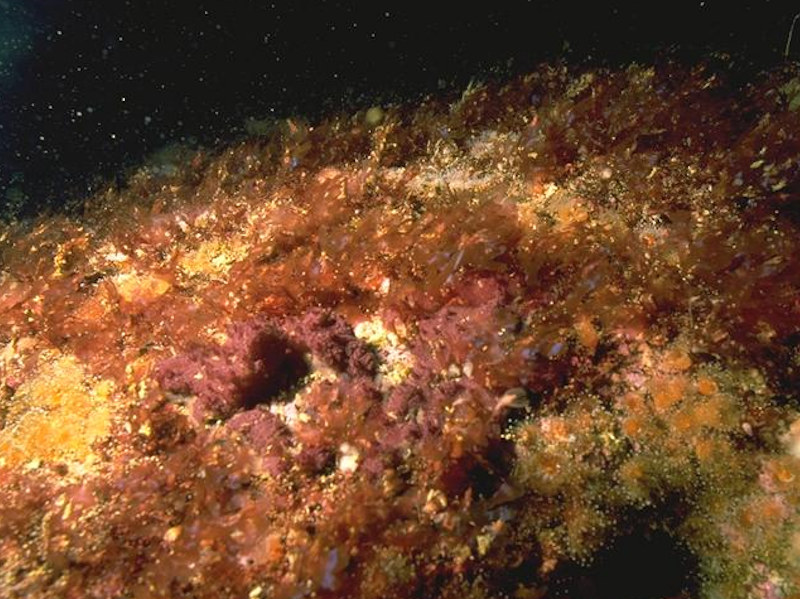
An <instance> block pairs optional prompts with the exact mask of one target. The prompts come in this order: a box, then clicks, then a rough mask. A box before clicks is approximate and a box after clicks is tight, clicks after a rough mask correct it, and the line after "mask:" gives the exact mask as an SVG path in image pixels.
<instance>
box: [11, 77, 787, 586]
mask: <svg viewBox="0 0 800 599" xmlns="http://www.w3.org/2000/svg"><path fill="white" fill-rule="evenodd" d="M796 77H797V75H796V74H795V73H793V72H788V71H786V72H776V73H772V74H763V75H759V76H758V77H756V78H752V77H751V78H750V79H748V80H747V81H746V82H743V79H741V78H737V75H736V74H735V73H731V72H729V71H728V70H726V68H725V67H722V66H720V65H719V64H706V65H701V66H696V67H692V68H685V67H680V66H677V65H675V64H672V63H669V62H665V63H664V64H660V65H657V66H655V67H649V68H646V67H642V66H631V67H629V68H627V69H624V70H619V71H613V72H612V71H602V70H596V71H586V72H571V71H570V70H568V69H567V68H564V67H560V66H547V67H542V68H541V69H540V70H539V71H537V72H535V73H533V74H531V75H529V76H526V77H522V78H520V79H518V80H515V81H513V82H511V83H508V84H505V85H504V86H483V85H477V86H471V87H470V88H469V89H468V90H466V91H465V92H464V94H463V95H462V96H461V97H460V98H442V99H430V100H426V101H424V102H422V103H421V104H420V105H418V106H409V107H383V108H381V109H377V108H373V109H372V110H371V111H370V116H369V118H368V119H367V118H366V116H365V114H357V115H354V116H351V117H340V118H338V119H333V120H330V121H326V122H324V123H321V124H318V125H316V126H311V125H309V124H307V123H304V122H302V121H300V120H298V119H293V120H289V121H287V122H286V123H285V125H284V126H282V127H281V128H279V130H277V131H276V132H275V133H274V135H272V136H270V137H267V138H258V139H254V140H247V141H243V142H242V143H240V144H238V145H236V146H233V147H230V148H226V149H222V150H219V151H217V152H215V153H209V152H206V151H198V152H196V153H195V154H194V155H193V157H192V158H191V159H189V160H187V161H186V162H185V163H184V164H183V165H182V166H181V167H180V169H177V170H174V169H173V170H171V171H169V172H168V173H165V172H164V171H163V170H160V169H158V168H156V166H155V165H153V166H143V167H142V168H141V169H140V170H138V171H137V172H136V173H134V174H133V175H132V176H131V178H130V180H129V181H128V183H127V185H126V186H125V187H124V188H123V189H113V188H110V189H108V190H107V191H106V192H105V193H102V194H99V195H98V196H97V197H94V198H91V199H90V200H88V201H87V203H86V213H85V215H84V216H83V217H82V218H66V217H56V216H53V217H49V218H42V219H41V220H40V221H38V222H36V223H34V224H31V225H29V226H27V227H23V226H17V227H8V228H7V229H5V230H4V231H3V232H2V237H1V238H0V239H1V240H2V248H0V249H1V251H2V264H3V270H2V273H1V274H0V324H2V327H1V329H2V331H1V332H0V335H2V342H3V345H4V348H3V350H2V354H1V356H0V357H1V359H0V374H2V383H3V390H2V400H1V402H0V416H1V417H2V420H0V425H2V429H0V594H2V595H3V596H4V597H26V598H29V597H32V598H37V597H38V598H45V597H48V598H49V597H70V598H72V597H74V598H78V597H80V598H85V597H98V598H101V597H102V598H105V597H133V598H136V599H144V598H150V597H171V598H179V597H186V598H188V597H197V598H201V597H208V598H226V597H231V598H233V597H241V598H245V597H249V598H251V599H254V598H257V597H274V598H283V597H285V598H300V597H314V596H316V597H459V598H463V597H473V598H483V597H515V598H520V599H522V598H540V597H558V596H569V597H584V598H587V599H596V598H601V597H616V598H625V597H630V598H633V597H652V598H656V597H664V598H666V597H676V596H681V597H726V598H732V599H733V598H737V597H758V598H764V599H766V598H783V597H797V596H798V593H800V532H798V531H800V515H798V514H799V512H798V506H800V484H799V483H798V477H799V476H800V418H799V417H798V411H797V410H798V389H800V375H799V374H798V373H800V300H799V299H798V298H800V293H799V292H798V285H799V284H800V234H799V233H800V231H799V230H798V228H799V226H800V210H799V209H798V206H800V204H798V202H800V198H799V197H798V194H799V193H800V177H798V172H799V171H800V151H799V150H800V142H798V141H797V132H798V131H800V112H799V111H797V109H796V108H797V102H796V97H795V94H796V90H797V89H798V85H797V78H796Z"/></svg>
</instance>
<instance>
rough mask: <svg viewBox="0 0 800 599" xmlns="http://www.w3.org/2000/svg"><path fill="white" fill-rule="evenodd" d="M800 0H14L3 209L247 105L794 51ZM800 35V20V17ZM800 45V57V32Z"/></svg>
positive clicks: (342, 106) (1, 13) (248, 113)
mask: <svg viewBox="0 0 800 599" xmlns="http://www.w3.org/2000/svg"><path fill="white" fill-rule="evenodd" d="M798 11H800V2H770V1H762V2H751V3H746V4H738V3H732V2H726V1H713V0H709V1H707V2H700V1H696V2H638V3H620V2H616V3H615V2H610V3H609V2H592V3H588V2H568V1H553V0H543V1H535V0H534V1H530V2H525V1H510V2H502V1H495V2H486V3H480V4H478V5H476V6H475V7H469V6H467V4H466V3H451V2H435V1H434V0H431V1H429V2H427V3H415V2H364V1H360V2H359V1H353V2H330V1H324V0H317V1H309V2H302V1H296V0H295V1H293V2H279V1H276V2H268V1H251V0H224V1H201V0H197V1H195V2H186V1H184V0H0V215H6V216H8V215H9V214H11V215H17V216H30V215H32V214H35V213H37V212H39V211H41V210H42V209H44V208H48V207H49V208H52V209H56V210H60V209H63V208H64V207H66V206H68V205H70V204H71V203H75V202H76V201H77V200H79V199H80V198H81V197H84V196H85V195H86V194H87V193H88V192H90V191H91V190H92V189H93V188H94V187H96V186H97V185H98V184H99V183H100V182H102V181H103V180H108V178H109V177H111V178H113V177H116V178H118V179H119V180H120V181H122V180H123V177H124V169H125V167H127V166H131V165H134V164H136V163H138V162H140V161H141V160H142V159H143V158H144V157H145V156H146V155H147V154H148V153H150V152H153V151H155V150H157V149H159V148H162V147H164V146H166V145H168V144H170V143H184V144H206V145H215V144H218V143H220V142H223V141H226V140H229V139H233V138H235V137H236V136H238V135H242V134H243V133H244V123H245V122H246V120H247V119H265V118H272V117H274V118H285V117H287V116H290V115H297V114H299V115H303V116H306V117H308V118H312V119H313V118H316V117H319V116H321V115H323V114H325V113H329V112H333V111H337V110H351V109H354V108H357V107H360V106H365V105H370V104H374V103H379V102H387V101H393V102H401V101H413V100H414V99H415V98H418V97H420V96H422V95H424V94H426V93H432V92H436V91H439V90H455V89H459V88H463V86H465V85H466V84H467V82H468V81H469V80H470V79H471V78H478V79H484V80H485V79H488V78H491V77H503V76H508V75H510V74H513V73H516V72H522V71H525V70H528V69H530V68H532V67H533V66H535V65H536V64H538V63H540V62H541V61H544V60H552V59H558V58H563V59H566V60H568V61H570V62H574V63H584V62H588V63H592V64H598V63H601V64H602V63H611V64H613V63H625V62H629V61H632V60H639V61H648V60H652V59H653V57H654V56H656V55H663V54H664V53H665V52H672V53H674V54H675V55H677V56H680V57H682V58H685V59H686V60H691V61H694V60H698V59H700V58H703V57H705V56H709V55H711V54H713V53H714V52H720V51H721V52H729V53H731V55H732V56H733V59H734V60H735V61H737V62H738V64H739V65H741V66H742V68H743V69H745V70H746V69H750V70H753V69H760V68H764V67H768V66H770V65H775V64H780V63H781V62H782V61H783V51H784V45H785V43H786V37H787V33H788V31H789V26H790V24H791V21H792V17H793V16H794V14H795V13H797V12H798ZM798 34H800V32H798ZM791 56H792V57H794V58H797V57H798V56H800V39H796V40H795V43H794V45H793V47H792V52H791Z"/></svg>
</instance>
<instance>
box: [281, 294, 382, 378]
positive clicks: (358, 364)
mask: <svg viewBox="0 0 800 599" xmlns="http://www.w3.org/2000/svg"><path fill="white" fill-rule="evenodd" d="M286 328H287V331H289V335H290V337H291V338H292V339H293V340H295V341H296V342H298V343H299V344H301V345H302V346H303V347H306V348H307V349H308V350H309V351H310V352H311V353H312V354H314V356H316V357H317V358H319V359H320V360H321V361H322V362H323V363H324V364H325V365H327V366H329V367H330V368H333V369H335V370H337V371H339V372H346V373H348V374H349V375H350V376H353V377H363V376H367V377H368V376H372V375H373V374H374V373H375V356H374V355H373V354H372V352H371V351H370V349H369V348H368V347H367V346H366V344H365V343H364V342H363V341H361V340H360V339H358V338H357V337H356V336H355V335H354V334H353V329H352V327H351V326H350V325H349V324H348V323H347V322H346V321H345V320H344V318H342V317H341V316H340V315H338V314H336V313H334V312H332V311H330V310H326V309H322V308H312V309H310V310H308V311H307V312H305V313H304V314H303V315H302V316H301V317H299V318H296V319H292V320H290V321H289V323H288V324H287V327H286Z"/></svg>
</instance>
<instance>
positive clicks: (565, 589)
mask: <svg viewBox="0 0 800 599" xmlns="http://www.w3.org/2000/svg"><path fill="white" fill-rule="evenodd" d="M697 568H698V566H697V559H696V558H695V557H694V555H693V554H692V553H691V552H690V551H689V550H688V549H686V548H685V547H683V546H681V545H680V544H679V543H678V542H677V541H676V540H675V539H674V538H672V537H671V536H670V535H668V534H667V533H665V532H661V531H655V532H650V531H646V532H642V531H638V532H636V533H634V534H631V535H629V536H625V537H622V538H619V539H617V540H616V542H615V543H614V544H613V545H612V546H610V547H608V548H607V549H606V550H604V551H602V552H600V553H599V554H598V555H597V557H596V558H595V560H594V561H593V562H592V563H591V564H590V565H589V566H580V565H578V564H569V565H565V566H564V567H563V568H561V569H559V570H558V571H557V572H556V573H555V576H554V579H553V582H552V585H551V586H550V588H551V590H552V593H551V594H549V596H551V597H569V598H570V599H665V598H667V597H691V596H695V595H696V593H695V592H694V591H696V588H697V582H696V581H697Z"/></svg>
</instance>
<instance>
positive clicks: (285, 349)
mask: <svg viewBox="0 0 800 599" xmlns="http://www.w3.org/2000/svg"><path fill="white" fill-rule="evenodd" d="M306 369H307V368H306V364H305V361H304V359H303V356H302V353H301V352H300V351H299V349H298V348H296V347H295V346H294V345H293V344H292V343H291V342H290V341H289V340H288V339H287V338H286V336H285V335H283V334H282V333H281V332H280V331H278V329H276V328H275V327H273V326H272V325H270V324H268V323H267V322H266V321H263V320H260V319H254V320H250V321H247V322H238V323H234V324H232V325H230V327H229V328H228V337H227V339H226V341H225V343H224V344H223V345H221V346H202V347H195V348H193V349H191V350H189V351H188V352H187V353H185V354H182V355H178V356H175V357H173V358H169V359H166V360H164V361H162V362H161V363H160V364H159V365H158V367H157V369H156V374H155V378H156V380H157V381H158V382H159V384H160V385H161V388H162V389H164V390H165V391H170V392H173V393H180V394H186V395H195V396H196V400H195V402H194V405H193V413H194V416H195V418H197V419H198V420H199V421H201V422H202V421H203V420H204V419H206V418H227V417H229V416H230V415H231V414H232V413H233V412H235V411H236V410H237V409H240V408H247V407H252V406H254V405H256V404H259V403H267V402H268V401H269V400H270V399H272V398H273V397H274V396H275V395H277V394H278V393H279V392H280V391H282V390H284V389H287V388H289V387H290V386H291V385H292V384H294V383H295V382H296V381H297V380H298V379H300V378H302V376H304V375H305V373H306Z"/></svg>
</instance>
